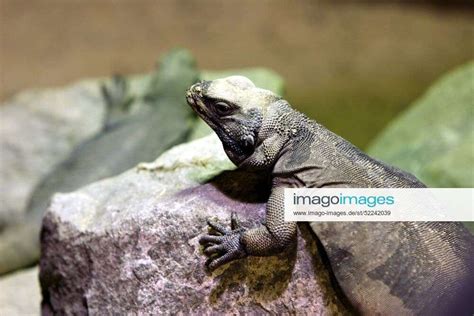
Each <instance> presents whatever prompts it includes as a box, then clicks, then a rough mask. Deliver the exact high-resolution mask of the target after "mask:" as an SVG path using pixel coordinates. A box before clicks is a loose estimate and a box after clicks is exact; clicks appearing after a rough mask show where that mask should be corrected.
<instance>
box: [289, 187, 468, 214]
mask: <svg viewBox="0 0 474 316" xmlns="http://www.w3.org/2000/svg"><path fill="white" fill-rule="evenodd" d="M285 220H286V221H364V222H366V221H464V222H466V221H467V222H468V221H474V189H472V188H466V189H464V188H463V189H444V188H443V189H429V188H397V189H380V188H378V189H376V188H370V189H353V188H348V189H344V188H338V189H326V188H324V189H310V188H301V189H285Z"/></svg>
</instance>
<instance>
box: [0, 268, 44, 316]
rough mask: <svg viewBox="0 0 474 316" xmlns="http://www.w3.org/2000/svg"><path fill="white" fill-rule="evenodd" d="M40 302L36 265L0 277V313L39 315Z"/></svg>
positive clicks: (22, 315) (6, 314) (23, 315)
mask: <svg viewBox="0 0 474 316" xmlns="http://www.w3.org/2000/svg"><path fill="white" fill-rule="evenodd" d="M40 304H41V291H40V286H39V281H38V267H34V268H30V269H27V270H22V271H19V272H16V273H13V274H10V275H8V276H5V277H2V278H0V315H2V316H3V315H5V316H26V315H28V316H32V315H39V314H40Z"/></svg>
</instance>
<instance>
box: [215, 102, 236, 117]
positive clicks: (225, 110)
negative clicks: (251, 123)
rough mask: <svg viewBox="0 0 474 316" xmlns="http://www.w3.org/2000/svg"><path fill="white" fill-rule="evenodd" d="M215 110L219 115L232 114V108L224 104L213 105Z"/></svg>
mask: <svg viewBox="0 0 474 316" xmlns="http://www.w3.org/2000/svg"><path fill="white" fill-rule="evenodd" d="M215 108H216V111H217V113H219V114H220V115H227V114H230V113H231V112H232V107H231V106H230V105H229V104H227V103H225V102H217V103H216V104H215Z"/></svg>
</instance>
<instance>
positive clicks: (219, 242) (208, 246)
mask: <svg viewBox="0 0 474 316" xmlns="http://www.w3.org/2000/svg"><path fill="white" fill-rule="evenodd" d="M207 224H208V225H209V227H210V228H211V230H213V231H214V232H215V234H211V233H209V234H206V235H204V236H202V237H201V238H200V239H199V243H200V244H202V245H204V253H205V254H206V255H207V256H209V259H208V260H207V262H206V265H207V267H208V268H209V270H211V271H212V270H215V269H217V268H218V267H220V266H221V265H223V264H225V263H227V262H230V261H233V260H236V259H240V258H244V257H246V256H247V253H246V252H245V249H244V247H243V245H242V244H241V243H240V237H241V236H242V234H243V232H244V229H243V228H241V226H240V223H239V220H238V219H237V216H236V214H235V213H232V215H231V229H228V228H226V227H224V225H222V224H219V223H217V222H213V221H210V220H208V221H207Z"/></svg>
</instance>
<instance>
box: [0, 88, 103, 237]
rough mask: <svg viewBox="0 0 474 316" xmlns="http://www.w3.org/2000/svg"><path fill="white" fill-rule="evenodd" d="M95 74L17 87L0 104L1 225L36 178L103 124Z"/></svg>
mask: <svg viewBox="0 0 474 316" xmlns="http://www.w3.org/2000/svg"><path fill="white" fill-rule="evenodd" d="M104 113H105V111H104V104H103V101H102V96H101V94H100V88H99V85H98V82H97V80H87V81H81V82H78V83H75V84H72V85H70V86H67V87H63V88H58V89H45V90H40V91H28V92H24V93H20V94H19V95H18V96H16V97H14V98H12V99H11V100H10V101H7V102H5V103H3V104H2V105H0V157H1V163H0V192H1V200H2V203H0V231H1V230H2V227H5V226H6V225H8V224H9V223H12V222H14V221H17V220H18V219H19V218H21V216H22V215H23V212H24V210H25V208H26V204H27V202H28V198H29V196H30V195H31V193H32V191H33V189H34V187H35V186H36V185H37V184H38V183H39V182H40V180H41V178H42V177H43V176H45V175H46V174H48V173H49V172H50V171H51V170H52V169H53V168H54V167H55V166H56V165H57V164H58V163H59V162H60V161H61V160H63V159H65V158H66V157H67V156H68V155H69V154H70V153H71V152H72V150H73V149H74V147H75V146H77V145H78V144H79V143H80V142H82V141H84V140H85V139H87V138H89V137H91V136H92V135H94V134H96V133H97V132H98V131H99V130H100V129H101V128H102V124H103V118H104Z"/></svg>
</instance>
